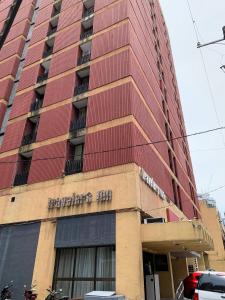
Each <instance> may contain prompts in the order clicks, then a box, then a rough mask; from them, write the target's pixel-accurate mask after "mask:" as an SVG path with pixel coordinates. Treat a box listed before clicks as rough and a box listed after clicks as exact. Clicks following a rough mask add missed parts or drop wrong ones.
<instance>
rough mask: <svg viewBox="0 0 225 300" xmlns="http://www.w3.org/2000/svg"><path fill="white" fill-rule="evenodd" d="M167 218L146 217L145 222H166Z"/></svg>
mask: <svg viewBox="0 0 225 300" xmlns="http://www.w3.org/2000/svg"><path fill="white" fill-rule="evenodd" d="M165 222H166V220H165V219H164V218H146V219H144V224H150V223H165Z"/></svg>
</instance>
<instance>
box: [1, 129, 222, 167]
mask: <svg viewBox="0 0 225 300" xmlns="http://www.w3.org/2000/svg"><path fill="white" fill-rule="evenodd" d="M220 130H225V126H221V127H217V128H212V129H208V130H204V131H198V132H194V133H191V134H187V135H182V136H178V137H174V138H171V139H164V140H158V141H154V142H147V143H142V144H136V145H131V146H125V147H119V148H114V149H107V150H101V151H94V152H87V153H84V156H88V155H95V154H102V153H108V152H115V151H120V150H126V149H131V148H136V147H142V146H148V145H157V144H160V143H167V142H171V141H175V140H179V139H184V138H188V137H193V136H197V135H203V134H207V133H212V132H216V131H220ZM6 158H7V157H6ZM63 158H65V156H55V157H44V158H37V159H33V160H32V161H43V160H53V159H63ZM2 159H4V158H2ZM26 161H27V160H16V161H0V164H10V163H18V162H26Z"/></svg>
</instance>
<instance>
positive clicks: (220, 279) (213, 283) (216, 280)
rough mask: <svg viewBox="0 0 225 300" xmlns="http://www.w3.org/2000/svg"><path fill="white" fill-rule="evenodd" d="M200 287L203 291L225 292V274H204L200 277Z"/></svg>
mask: <svg viewBox="0 0 225 300" xmlns="http://www.w3.org/2000/svg"><path fill="white" fill-rule="evenodd" d="M198 289H199V290H202V291H209V292H217V293H225V276H220V275H214V274H204V275H203V276H201V277H200V280H199V284H198Z"/></svg>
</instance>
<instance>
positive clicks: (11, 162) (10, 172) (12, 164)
mask: <svg viewBox="0 0 225 300" xmlns="http://www.w3.org/2000/svg"><path fill="white" fill-rule="evenodd" d="M17 160H18V155H11V156H8V157H5V158H1V159H0V174H2V175H3V174H4V176H0V189H5V188H9V187H11V186H12V185H13V180H14V176H15V169H16V161H17Z"/></svg>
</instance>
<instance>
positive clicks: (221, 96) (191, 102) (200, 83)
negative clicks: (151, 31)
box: [160, 0, 225, 213]
mask: <svg viewBox="0 0 225 300" xmlns="http://www.w3.org/2000/svg"><path fill="white" fill-rule="evenodd" d="M160 3H161V6H162V9H163V12H164V16H165V19H166V22H167V27H168V30H169V35H170V40H171V45H172V49H173V56H174V62H175V67H176V73H177V79H178V84H179V90H180V95H181V101H182V106H183V112H184V118H185V123H186V129H187V132H188V133H193V132H197V131H202V130H207V129H211V128H216V127H220V126H223V125H224V126H225V101H224V100H225V88H224V87H225V73H223V72H222V71H221V70H220V66H221V65H223V64H224V65H225V42H224V44H219V45H214V46H208V47H205V48H202V55H203V58H204V62H205V66H206V69H207V75H206V74H205V71H204V64H203V61H202V58H201V52H200V50H199V49H197V48H196V43H197V39H196V35H195V31H194V28H193V23H192V20H191V17H190V13H189V9H188V4H187V0H160ZM189 3H190V6H191V11H192V14H193V16H194V20H195V24H196V26H197V30H198V34H199V39H200V42H202V43H203V42H208V41H212V40H216V39H219V38H222V36H223V34H222V27H223V26H224V25H225V1H224V0H214V1H212V0H189ZM207 76H208V78H209V81H208V80H207ZM189 146H190V150H191V156H192V163H193V167H194V172H195V178H196V183H197V188H198V192H199V193H206V192H208V191H212V190H214V189H217V188H219V187H221V186H225V131H220V132H214V133H211V134H206V135H202V136H197V137H191V138H189ZM211 196H213V197H214V199H215V200H216V202H217V206H218V208H219V209H220V211H221V212H222V213H223V212H225V188H223V189H220V190H218V191H216V192H213V193H211Z"/></svg>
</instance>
